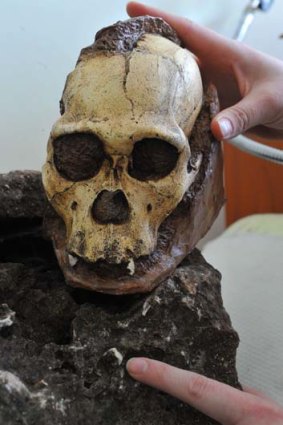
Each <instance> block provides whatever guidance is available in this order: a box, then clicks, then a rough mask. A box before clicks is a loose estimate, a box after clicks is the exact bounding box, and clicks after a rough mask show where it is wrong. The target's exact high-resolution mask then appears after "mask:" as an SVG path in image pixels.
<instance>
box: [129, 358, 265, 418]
mask: <svg viewBox="0 0 283 425" xmlns="http://www.w3.org/2000/svg"><path fill="white" fill-rule="evenodd" d="M127 369H128V372H129V373H130V374H131V375H132V376H133V377H134V378H135V379H137V380H139V381H140V382H143V383H144V384H148V385H151V386H153V387H155V388H157V389H159V390H161V391H165V392H167V393H168V394H171V395H172V396H174V397H176V398H178V399H180V400H182V401H184V402H185V403H188V404H190V405H191V406H192V407H195V408H196V409H198V410H199V411H201V412H202V413H204V414H206V415H207V416H210V417H211V418H213V419H215V420H216V421H218V422H220V423H222V424H229V425H236V424H239V423H240V422H241V420H242V419H245V420H247V419H248V418H249V417H250V416H251V414H252V413H253V412H255V411H256V410H257V409H258V408H259V400H260V399H259V398H258V397H256V396H254V395H252V394H247V393H244V392H242V391H240V390H237V389H235V388H232V387H230V386H229V385H226V384H223V383H220V382H218V381H214V380H212V379H209V378H206V377H204V376H202V375H199V374H197V373H194V372H189V371H185V370H182V369H178V368H176V367H173V366H169V365H168V364H166V363H162V362H159V361H157V360H151V359H144V358H137V359H131V360H129V362H128V364H127ZM260 403H261V404H260V408H261V412H262V413H263V411H264V408H265V407H266V410H268V409H269V411H270V404H269V403H268V402H267V401H264V400H260Z"/></svg>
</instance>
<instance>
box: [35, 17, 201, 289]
mask: <svg viewBox="0 0 283 425" xmlns="http://www.w3.org/2000/svg"><path fill="white" fill-rule="evenodd" d="M151 19H152V18H151ZM202 102H203V91H202V81H201V76H200V73H199V69H198V66H197V64H196V61H195V59H194V57H193V56H192V55H191V54H190V53H189V52H188V51H187V50H185V49H183V48H181V47H179V46H178V44H176V43H174V42H172V41H171V40H169V39H168V38H165V37H162V36H161V35H159V34H149V33H145V34H143V36H142V37H140V38H139V39H138V40H137V42H136V43H135V47H134V48H133V49H132V50H130V51H126V52H116V51H115V52H110V51H109V50H99V51H97V50H95V51H94V52H91V53H90V52H89V49H86V51H85V52H84V51H83V53H82V55H81V57H80V59H79V62H78V64H77V66H76V68H75V70H74V71H73V72H72V73H71V74H70V75H69V76H68V79H67V82H66V86H65V89H64V93H63V98H62V101H61V104H62V106H63V115H62V117H61V118H60V119H59V120H58V121H57V122H56V123H55V125H54V127H53V129H52V132H51V135H50V139H49V143H48V157H47V161H46V164H45V166H44V169H43V182H44V187H45V190H46V193H47V197H48V199H49V201H50V203H51V204H52V206H53V208H54V209H55V211H56V213H57V214H58V215H59V216H60V217H61V218H62V219H63V221H64V226H63V224H62V221H60V220H57V226H56V230H55V231H53V233H52V237H53V240H54V243H55V250H56V253H57V256H58V259H59V263H60V264H61V267H62V269H63V272H64V273H65V277H66V279H67V281H69V282H70V283H71V284H73V285H75V286H82V287H85V288H89V289H93V290H98V291H102V292H110V293H127V292H142V291H146V290H150V289H151V288H152V287H154V286H155V285H156V284H157V283H158V282H159V281H160V280H162V279H164V277H165V276H167V275H168V274H169V273H170V271H172V260H171V261H169V256H170V255H171V256H172V250H171V251H170V250H169V252H168V254H169V255H167V257H168V258H167V257H166V258H167V260H166V261H164V260H165V259H164V258H163V257H164V256H163V254H162V252H164V247H165V248H166V250H168V246H169V245H170V239H172V238H173V239H174V226H173V228H172V226H171V228H170V229H169V228H166V226H165V227H164V225H163V224H164V223H165V222H166V219H167V217H169V216H170V215H171V214H172V212H173V211H174V210H175V209H176V207H177V206H178V204H180V202H181V201H182V199H183V198H184V195H185V194H186V193H188V191H189V189H190V187H191V186H192V185H193V183H194V182H195V180H196V178H197V176H198V174H199V170H200V168H201V165H202V162H203V161H202V160H203V153H202V152H201V151H198V152H197V153H196V154H195V155H192V152H191V149H190V145H189V143H188V138H189V137H190V135H191V133H192V129H193V127H194V124H195V121H196V119H197V116H198V115H199V112H200V109H201V106H202ZM188 164H189V165H190V166H188ZM162 225H163V227H162ZM63 227H64V229H63ZM162 229H163V230H162ZM186 249H187V248H186ZM186 249H185V252H183V251H184V250H183V249H182V247H179V249H177V250H176V246H175V248H174V250H175V251H174V252H175V254H176V255H175V257H177V258H180V259H181V257H182V256H184V254H185V253H186ZM162 250H163V251H162ZM179 251H181V254H180V252H179ZM173 257H174V255H173ZM179 261H180V260H179ZM173 263H174V264H175V263H176V260H175V262H174V261H173Z"/></svg>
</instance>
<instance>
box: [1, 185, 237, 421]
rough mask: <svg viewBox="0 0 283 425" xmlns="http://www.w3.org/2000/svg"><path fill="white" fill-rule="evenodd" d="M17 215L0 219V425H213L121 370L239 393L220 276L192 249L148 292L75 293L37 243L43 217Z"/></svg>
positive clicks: (48, 249) (47, 246) (45, 245)
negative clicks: (169, 369)
mask: <svg viewBox="0 0 283 425" xmlns="http://www.w3.org/2000/svg"><path fill="white" fill-rule="evenodd" d="M36 178H38V177H36ZM0 182H1V179H0ZM23 187H24V188H25V187H26V186H25V185H23ZM0 193H1V183H0ZM25 193H26V194H27V193H28V191H27V192H25ZM10 196H13V195H12V192H11V195H10ZM26 196H27V195H26ZM26 196H23V197H22V199H25V201H23V202H28V199H27V198H26ZM38 199H41V200H42V203H43V204H44V197H43V196H42V195H40V194H39V196H38ZM10 205H12V202H11V203H10ZM25 208H26V207H25V206H24V205H23V211H22V212H21V211H20V210H19V209H18V210H17V211H16V213H15V215H16V218H15V219H13V215H12V213H11V211H12V210H11V209H10V213H9V214H10V215H9V219H7V215H6V216H5V215H2V216H1V215H0V225H1V227H0V229H5V231H2V235H0V304H6V307H5V311H6V313H7V312H8V311H12V312H15V315H13V323H12V324H11V326H8V327H5V328H3V329H2V332H1V333H0V424H1V425H2V424H3V425H4V424H5V425H16V424H17V425H18V424H24V425H35V424H36V425H47V424H48V425H49V424H53V425H63V424H68V425H69V424H70V425H102V424H103V425H108V424H111V425H113V424H116V425H128V424H131V425H145V424H146V425H157V424H158V425H169V424H173V423H174V424H176V425H185V424H191V425H196V424H198V425H200V424H201V425H212V424H215V423H216V422H215V421H213V420H211V419H209V418H207V417H205V416H204V415H202V414H200V413H199V412H196V411H195V410H194V409H192V408H191V407H190V406H187V405H185V404H184V403H182V402H180V401H178V400H176V399H174V398H172V397H170V396H168V395H166V394H164V393H162V392H158V391H156V390H154V389H152V388H149V387H146V386H143V385H142V384H139V383H137V382H135V381H134V380H132V379H131V378H130V377H129V376H128V374H127V373H126V370H125V364H126V362H127V360H128V359H129V358H130V357H132V356H140V355H142V356H149V357H152V358H155V359H158V360H162V361H165V362H168V363H171V364H173V365H175V366H178V367H181V368H184V369H189V370H193V371H196V372H198V373H202V374H204V375H206V376H209V377H211V378H213V379H217V380H219V381H222V382H225V383H227V384H229V385H232V386H234V387H240V385H239V382H238V379H237V372H236V369H235V356H236V349H237V346H238V336H237V334H236V332H235V331H234V330H233V328H232V326H231V322H230V319H229V316H228V315H227V313H226V311H225V309H224V307H223V304H222V298H221V286H220V280H221V276H220V273H219V272H218V271H216V270H215V269H214V268H213V267H212V266H210V265H209V264H207V263H206V262H205V260H204V259H203V257H202V256H201V254H200V253H199V252H198V251H197V250H194V251H193V252H192V253H191V254H190V255H189V256H188V257H187V258H186V259H185V260H184V261H183V262H182V264H181V265H180V266H179V267H178V268H177V270H176V271H175V273H174V275H173V276H171V278H169V279H167V280H166V281H164V282H163V283H162V284H161V285H160V286H159V287H157V288H156V289H155V290H154V291H153V292H152V293H150V294H146V295H144V294H143V295H127V296H110V295H103V294H97V293H90V292H88V291H84V290H81V289H75V288H72V287H69V286H67V285H66V284H65V282H64V278H63V276H62V274H61V271H60V269H59V267H58V265H57V261H56V258H55V256H54V254H53V249H52V245H51V243H50V242H49V241H48V240H45V239H44V238H43V236H42V233H41V222H39V221H38V220H39V219H41V218H42V215H43V212H41V218H40V216H39V215H38V212H36V213H35V214H34V216H33V215H32V214H31V212H30V213H29V215H28V214H27V213H26V212H24V210H25ZM25 211H27V210H25ZM41 211H43V210H41ZM19 216H20V217H25V216H26V217H28V220H29V225H28V227H27V226H26V223H25V220H22V221H21V223H20V225H19V226H18V227H13V225H12V224H13V220H14V221H15V222H16V221H17V217H19ZM7 220H8V221H9V228H10V229H11V230H10V232H9V231H7V226H6V225H5V223H7Z"/></svg>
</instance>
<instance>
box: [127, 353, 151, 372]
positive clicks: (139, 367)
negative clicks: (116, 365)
mask: <svg viewBox="0 0 283 425" xmlns="http://www.w3.org/2000/svg"><path fill="white" fill-rule="evenodd" d="M147 366H148V365H147V362H146V361H145V360H144V359H140V358H135V357H134V358H132V359H130V360H128V362H127V365H126V367H127V370H128V372H129V373H131V374H133V375H138V374H141V373H144V372H145V371H146V369H147Z"/></svg>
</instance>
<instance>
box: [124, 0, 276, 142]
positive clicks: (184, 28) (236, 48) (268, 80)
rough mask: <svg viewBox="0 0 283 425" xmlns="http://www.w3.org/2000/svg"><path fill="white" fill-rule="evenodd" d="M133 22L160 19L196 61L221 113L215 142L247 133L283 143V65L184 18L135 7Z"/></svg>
mask: <svg viewBox="0 0 283 425" xmlns="http://www.w3.org/2000/svg"><path fill="white" fill-rule="evenodd" d="M127 11H128V14H129V15H130V16H132V17H134V16H140V15H151V16H159V17H161V18H163V19H164V20H166V21H167V22H168V23H169V24H170V25H171V26H172V27H173V28H174V29H175V30H176V32H177V33H178V35H179V37H180V39H181V40H182V42H183V44H184V46H185V47H187V48H188V49H189V50H190V51H191V52H193V53H194V54H195V56H196V57H197V58H198V61H199V66H200V69H201V72H202V76H203V79H204V81H207V82H212V83H214V84H215V86H216V87H217V90H218V95H219V100H220V107H221V111H220V113H219V114H218V115H217V116H216V117H215V118H214V119H213V121H212V123H211V129H212V132H213V133H214V135H215V137H216V138H217V139H219V140H221V139H228V138H231V137H235V136H237V135H239V134H242V133H248V135H249V137H252V138H258V137H259V138H263V139H264V138H268V139H277V138H279V139H282V138H283V95H282V93H283V62H281V61H280V60H278V59H275V58H273V57H271V56H268V55H266V54H263V53H260V52H259V51H257V50H254V49H252V48H250V47H248V46H246V45H245V44H242V43H239V42H237V41H233V40H230V39H227V38H225V37H223V36H221V35H219V34H217V33H216V32H214V31H211V30H209V29H207V28H205V27H202V26H200V25H198V24H196V23H193V22H191V21H189V20H187V19H185V18H182V17H177V16H173V15H170V14H169V13H165V12H162V11H161V10H158V9H155V8H152V7H148V6H145V5H142V4H140V3H136V2H130V3H129V4H128V6H127Z"/></svg>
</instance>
